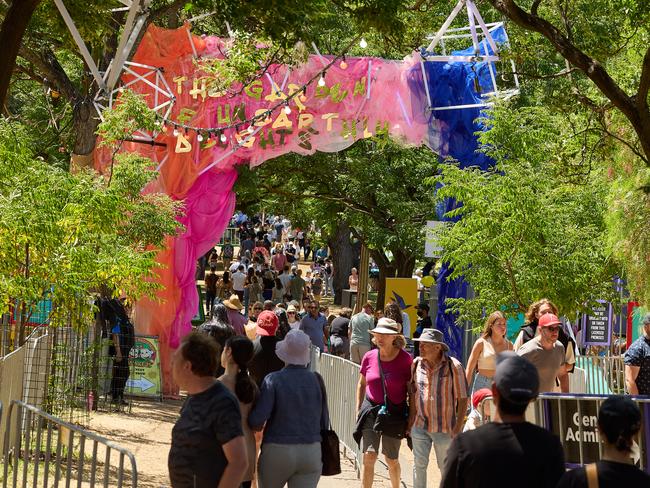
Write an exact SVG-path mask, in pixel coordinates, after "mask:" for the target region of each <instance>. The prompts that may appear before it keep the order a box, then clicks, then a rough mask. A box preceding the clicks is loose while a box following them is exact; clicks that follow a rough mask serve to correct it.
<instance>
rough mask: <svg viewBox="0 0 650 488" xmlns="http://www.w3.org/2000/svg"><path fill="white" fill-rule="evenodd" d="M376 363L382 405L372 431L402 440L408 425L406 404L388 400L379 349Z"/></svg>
mask: <svg viewBox="0 0 650 488" xmlns="http://www.w3.org/2000/svg"><path fill="white" fill-rule="evenodd" d="M377 363H378V364H379V373H380V374H381V386H382V388H383V390H384V404H383V405H382V406H381V408H380V409H379V411H378V412H377V417H376V418H375V424H374V425H373V427H372V430H374V431H375V432H381V433H382V434H383V435H387V436H389V437H395V438H396V439H402V438H404V437H406V427H407V424H408V409H407V407H406V404H401V405H395V404H394V403H392V402H391V401H390V400H389V399H388V393H387V391H386V378H385V377H384V369H383V368H382V367H381V358H380V357H379V349H377Z"/></svg>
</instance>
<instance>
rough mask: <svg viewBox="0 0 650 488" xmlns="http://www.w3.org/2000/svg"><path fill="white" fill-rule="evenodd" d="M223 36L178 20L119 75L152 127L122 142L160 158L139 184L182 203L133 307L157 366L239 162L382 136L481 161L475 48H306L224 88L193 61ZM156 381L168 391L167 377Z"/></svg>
mask: <svg viewBox="0 0 650 488" xmlns="http://www.w3.org/2000/svg"><path fill="white" fill-rule="evenodd" d="M463 3H464V2H463ZM486 29H487V27H486ZM503 35H504V32H503V28H502V26H500V25H498V26H492V27H491V31H490V37H492V38H494V39H497V40H498V41H503ZM474 37H476V36H474ZM484 41H485V39H484ZM224 42H225V41H224V40H222V39H220V38H217V37H201V36H196V35H193V34H192V33H191V32H190V29H189V26H187V25H186V26H184V27H182V28H180V29H177V30H167V29H162V28H158V27H156V26H151V27H149V29H148V30H147V32H146V33H145V35H144V37H143V39H142V42H141V43H140V45H139V47H138V49H137V52H136V54H135V56H134V58H133V60H132V61H131V62H129V63H128V66H127V67H126V68H125V72H124V74H123V76H122V83H123V86H128V88H130V89H132V90H133V91H136V92H138V93H141V94H143V95H145V96H146V99H147V100H148V102H149V104H150V106H151V107H152V108H155V109H156V110H157V113H158V114H159V117H160V123H161V125H160V130H159V131H158V132H157V133H154V134H141V136H140V137H141V139H142V141H143V142H145V143H144V144H143V143H137V144H136V143H129V144H125V148H126V149H129V150H132V151H138V152H140V153H142V154H144V155H146V156H148V157H150V158H151V159H152V160H154V161H156V162H157V164H158V169H159V172H160V176H159V178H158V180H157V181H156V182H155V184H154V185H152V186H151V187H150V188H148V191H163V192H166V193H167V194H169V195H171V196H172V197H173V198H175V199H178V200H182V201H183V202H184V205H185V216H184V217H183V219H182V223H183V224H184V226H185V232H184V233H183V234H182V235H180V236H178V237H176V238H173V239H169V240H168V242H167V246H166V249H165V250H164V251H162V252H161V253H160V254H159V257H158V260H159V262H160V263H161V264H162V265H163V266H162V267H161V268H160V269H159V270H158V271H159V276H160V283H161V284H162V285H163V287H164V288H163V290H162V291H161V292H160V294H159V297H158V298H159V299H160V301H153V300H149V299H143V300H141V301H140V302H139V303H138V304H137V307H136V325H137V327H138V330H139V331H140V332H142V333H146V334H152V335H158V336H159V337H160V343H161V352H162V356H163V362H162V364H163V370H164V371H165V370H166V372H169V351H170V349H173V348H175V347H176V346H177V345H178V343H179V341H180V338H181V337H182V336H183V335H185V334H186V333H187V332H188V331H189V330H190V327H191V325H190V324H191V320H192V318H193V316H194V315H195V313H196V310H197V307H198V296H197V293H196V286H195V266H196V260H197V258H198V257H200V256H201V255H203V254H204V253H205V252H207V250H208V249H210V248H211V247H212V246H213V245H214V244H215V243H216V242H218V240H219V238H220V237H221V235H222V233H223V231H224V229H225V228H226V226H227V224H228V222H229V219H230V217H231V216H232V214H233V212H234V207H235V194H234V192H233V185H234V183H235V181H236V179H237V172H236V169H235V167H236V166H237V165H238V164H249V165H250V166H257V165H259V164H262V163H263V162H264V161H266V160H269V159H272V158H274V157H277V156H280V155H282V154H286V153H288V152H296V153H299V154H305V155H307V154H313V153H314V152H315V151H326V152H335V151H340V150H342V149H345V148H346V147H349V146H350V145H352V144H353V143H354V142H355V141H357V140H359V139H362V138H368V137H373V136H375V135H379V134H385V135H388V136H390V137H391V138H393V139H394V140H396V141H398V142H399V143H401V144H403V145H405V146H420V145H423V144H425V145H427V146H428V147H430V148H431V149H432V150H433V151H435V153H437V154H438V156H441V157H445V156H452V157H454V158H456V159H457V160H459V161H460V162H461V164H463V165H470V164H471V165H478V166H482V167H484V168H486V167H487V164H488V161H486V160H485V158H484V157H482V156H481V155H477V154H476V153H475V150H476V147H477V145H476V138H475V136H474V132H475V131H476V130H478V129H479V127H478V126H477V125H476V123H475V119H476V117H477V116H478V114H479V110H480V108H481V107H484V106H485V101H484V99H483V98H482V97H481V91H483V92H486V91H489V90H488V89H487V88H486V87H490V86H492V84H491V82H492V81H494V72H493V69H494V66H493V59H488V57H487V56H486V59H487V60H482V58H481V57H477V52H476V48H470V50H469V51H468V55H469V56H470V57H471V55H472V54H473V56H474V58H473V59H474V61H473V62H471V63H441V62H439V60H433V61H426V56H427V53H426V52H423V53H422V54H423V55H421V54H420V53H414V54H413V55H412V56H411V57H408V58H406V59H404V60H402V61H391V60H384V59H378V58H371V57H360V58H345V59H343V58H336V57H333V56H321V55H313V56H310V57H309V59H308V61H307V62H306V63H305V64H303V65H302V66H300V67H297V68H295V69H289V68H287V67H286V66H273V67H271V69H269V70H268V71H267V72H266V74H265V75H263V76H262V77H261V78H259V79H257V80H255V81H253V82H251V83H250V84H248V85H246V86H243V87H241V89H240V90H238V91H237V92H236V93H234V94H225V93H220V92H218V91H217V89H216V88H215V87H214V85H213V83H212V82H213V81H214V80H213V79H211V77H210V76H208V75H206V74H205V73H202V72H201V71H199V69H198V67H197V64H196V61H197V60H198V59H199V58H201V57H221V52H222V49H223V48H224ZM491 45H492V43H490V44H488V42H484V50H485V54H486V55H489V56H492V57H493V55H494V52H493V51H492V50H491V49H492V48H491ZM455 54H456V55H462V54H463V53H462V52H461V53H455ZM423 56H424V58H423ZM468 105H469V106H470V109H469V110H467V109H466V110H458V109H456V110H445V108H452V107H450V106H453V107H458V106H462V107H467V106H468ZM432 109H433V110H432ZM436 109H437V110H436ZM146 142H149V144H147V143H146ZM105 156H106V155H105V154H103V153H102V152H97V156H96V165H97V166H98V168H99V169H102V168H103V167H104V166H105V165H106V164H107V160H108V159H110V158H106V157H105ZM438 156H436V155H435V154H433V153H432V157H438ZM445 277H446V271H445V270H443V274H442V278H441V281H443V283H442V285H443V286H442V288H441V290H442V297H441V298H442V300H441V309H440V313H439V316H438V318H437V326H438V328H440V329H442V330H443V331H445V334H446V336H447V339H448V341H449V343H450V344H451V345H452V350H454V351H455V352H456V353H457V354H458V353H460V347H461V344H462V333H461V332H460V331H459V330H457V329H458V328H457V327H456V326H455V325H454V324H453V317H451V316H449V314H446V313H445V308H444V298H445V297H447V296H461V295H463V294H464V292H465V290H464V287H463V286H462V284H461V283H460V282H457V283H453V282H452V283H446V282H444V279H445ZM164 377H165V390H166V391H171V390H172V385H171V377H170V375H169V374H165V375H164Z"/></svg>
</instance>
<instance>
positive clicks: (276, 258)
mask: <svg viewBox="0 0 650 488" xmlns="http://www.w3.org/2000/svg"><path fill="white" fill-rule="evenodd" d="M285 264H287V257H286V256H285V255H284V254H274V255H273V267H275V269H276V270H277V271H280V270H281V269H282V268H284V265H285Z"/></svg>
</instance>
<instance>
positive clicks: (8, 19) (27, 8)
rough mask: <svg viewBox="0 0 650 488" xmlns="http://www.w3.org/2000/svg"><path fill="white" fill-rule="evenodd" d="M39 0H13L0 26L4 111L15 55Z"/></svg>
mask: <svg viewBox="0 0 650 488" xmlns="http://www.w3.org/2000/svg"><path fill="white" fill-rule="evenodd" d="M40 2H41V0H14V1H13V2H11V5H10V6H9V10H7V15H6V16H5V18H4V20H3V21H2V26H0V46H2V49H1V50H0V108H1V109H2V111H3V112H4V111H5V106H6V103H7V95H8V93H9V85H10V84H11V75H12V74H13V72H14V67H15V66H16V57H17V56H18V51H19V50H20V45H21V44H22V41H23V36H24V35H25V30H27V25H28V24H29V21H30V19H31V18H32V15H33V14H34V10H36V7H38V4H39V3H40Z"/></svg>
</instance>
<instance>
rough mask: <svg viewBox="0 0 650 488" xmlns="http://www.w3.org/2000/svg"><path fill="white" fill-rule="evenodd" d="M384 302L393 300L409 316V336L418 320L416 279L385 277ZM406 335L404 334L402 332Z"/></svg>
mask: <svg viewBox="0 0 650 488" xmlns="http://www.w3.org/2000/svg"><path fill="white" fill-rule="evenodd" d="M385 296H386V303H388V302H389V301H390V300H394V301H395V302H396V303H397V304H398V305H399V308H400V309H401V310H402V312H406V314H407V315H408V316H409V319H410V324H411V330H410V334H409V338H410V337H411V336H412V334H413V331H414V330H415V324H416V323H417V321H418V314H417V312H416V308H417V305H418V281H417V280H416V279H415V278H386V295H385ZM404 335H406V334H404Z"/></svg>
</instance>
